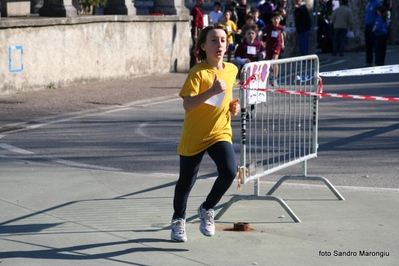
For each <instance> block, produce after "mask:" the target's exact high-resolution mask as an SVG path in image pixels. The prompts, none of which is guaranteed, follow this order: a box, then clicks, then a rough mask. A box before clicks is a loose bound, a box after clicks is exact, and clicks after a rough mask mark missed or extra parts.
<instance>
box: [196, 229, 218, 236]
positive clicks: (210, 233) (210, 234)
mask: <svg viewBox="0 0 399 266" xmlns="http://www.w3.org/2000/svg"><path fill="white" fill-rule="evenodd" d="M200 232H201V233H202V234H203V235H204V236H209V237H211V236H214V235H215V232H213V233H212V232H203V231H201V229H200Z"/></svg>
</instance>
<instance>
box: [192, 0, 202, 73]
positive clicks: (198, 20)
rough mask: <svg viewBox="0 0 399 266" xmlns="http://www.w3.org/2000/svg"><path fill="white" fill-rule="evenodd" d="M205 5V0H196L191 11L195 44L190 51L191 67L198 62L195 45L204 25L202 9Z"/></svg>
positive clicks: (193, 42) (193, 41)
mask: <svg viewBox="0 0 399 266" xmlns="http://www.w3.org/2000/svg"><path fill="white" fill-rule="evenodd" d="M203 5H204V0H196V3H195V6H194V7H193V9H192V10H191V12H190V15H191V16H192V17H193V20H192V21H191V40H192V44H193V46H192V49H191V53H190V67H193V66H194V65H195V64H196V63H197V62H198V57H197V53H196V51H195V46H196V45H197V40H198V36H199V33H200V31H201V30H202V28H203V27H204V13H203V12H202V9H201V8H202V6H203Z"/></svg>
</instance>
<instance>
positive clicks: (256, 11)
mask: <svg viewBox="0 0 399 266" xmlns="http://www.w3.org/2000/svg"><path fill="white" fill-rule="evenodd" d="M252 15H253V16H254V21H255V24H256V26H258V29H260V30H261V29H263V28H264V27H266V24H265V22H264V21H263V20H261V19H260V18H259V9H256V8H255V9H254V10H253V11H252Z"/></svg>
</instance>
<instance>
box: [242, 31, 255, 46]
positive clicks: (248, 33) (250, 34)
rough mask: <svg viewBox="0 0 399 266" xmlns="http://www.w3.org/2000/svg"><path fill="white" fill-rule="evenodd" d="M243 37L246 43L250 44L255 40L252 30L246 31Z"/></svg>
mask: <svg viewBox="0 0 399 266" xmlns="http://www.w3.org/2000/svg"><path fill="white" fill-rule="evenodd" d="M244 37H245V40H246V41H247V43H249V44H252V43H253V42H254V41H255V39H256V32H255V31H253V30H247V31H246V32H245V35H244Z"/></svg>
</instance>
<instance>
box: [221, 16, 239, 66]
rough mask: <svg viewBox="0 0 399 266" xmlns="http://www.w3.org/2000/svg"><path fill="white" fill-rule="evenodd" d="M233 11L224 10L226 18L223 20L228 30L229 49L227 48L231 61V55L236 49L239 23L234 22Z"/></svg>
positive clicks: (228, 59)
mask: <svg viewBox="0 0 399 266" xmlns="http://www.w3.org/2000/svg"><path fill="white" fill-rule="evenodd" d="M231 16H232V13H231V11H230V10H226V11H225V12H224V20H223V21H222V22H221V24H223V25H224V26H226V29H227V32H228V35H227V36H228V40H227V41H228V44H229V46H228V49H227V61H228V62H230V61H231V55H232V52H233V51H234V50H235V45H234V34H236V33H237V31H238V28H237V25H236V24H235V23H234V21H232V20H231Z"/></svg>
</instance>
